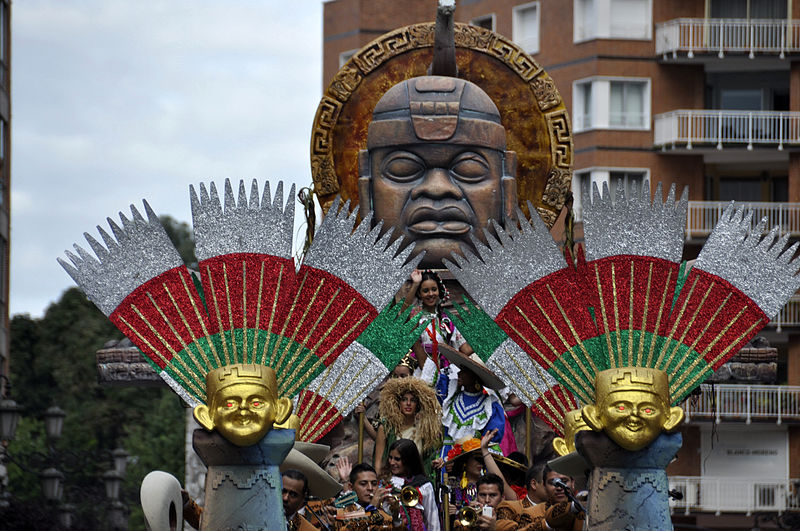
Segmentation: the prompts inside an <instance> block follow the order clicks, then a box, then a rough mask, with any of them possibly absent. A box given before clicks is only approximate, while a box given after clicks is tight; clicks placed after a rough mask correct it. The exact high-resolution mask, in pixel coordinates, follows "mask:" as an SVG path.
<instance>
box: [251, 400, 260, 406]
mask: <svg viewBox="0 0 800 531" xmlns="http://www.w3.org/2000/svg"><path fill="white" fill-rule="evenodd" d="M260 405H261V402H259V401H258V400H254V401H253V407H258V406H260Z"/></svg>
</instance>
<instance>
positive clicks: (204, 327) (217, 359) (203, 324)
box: [167, 275, 222, 367]
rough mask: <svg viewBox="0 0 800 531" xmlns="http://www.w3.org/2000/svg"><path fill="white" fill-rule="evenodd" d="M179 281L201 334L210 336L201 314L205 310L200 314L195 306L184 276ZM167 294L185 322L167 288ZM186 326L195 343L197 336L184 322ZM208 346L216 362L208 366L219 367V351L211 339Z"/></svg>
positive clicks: (220, 360) (220, 363)
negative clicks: (198, 324)
mask: <svg viewBox="0 0 800 531" xmlns="http://www.w3.org/2000/svg"><path fill="white" fill-rule="evenodd" d="M181 283H182V284H183V290H184V292H185V293H186V296H187V297H188V298H189V302H191V303H192V309H193V310H194V314H195V317H197V322H198V323H200V328H202V329H203V335H204V336H205V337H210V336H211V334H210V333H209V332H208V327H207V326H206V320H205V317H204V316H203V315H205V310H204V311H203V315H201V314H200V309H199V308H198V307H197V303H196V302H195V300H194V296H193V295H192V292H191V291H190V290H189V286H188V285H187V284H186V279H185V278H184V276H183V275H181ZM167 295H169V298H170V300H171V301H172V304H173V305H174V306H175V309H176V311H177V312H178V315H179V316H180V317H181V320H182V321H183V322H184V323H187V321H186V317H184V315H183V312H182V311H181V309H180V308H179V307H178V304H177V303H176V302H175V298H174V297H173V296H172V293H170V291H169V290H167ZM186 326H187V328H188V330H189V333H190V334H191V336H192V342H193V343H195V344H196V343H197V337H196V336H195V335H194V331H192V329H191V327H189V325H188V323H187V324H186ZM208 346H209V347H210V348H211V352H212V353H213V354H214V358H216V363H214V364H213V365H212V364H209V366H215V367H219V366H220V365H222V359H221V358H220V357H219V353H218V352H217V347H215V346H214V342H213V341H209V342H208ZM203 353H204V356H205V351H203Z"/></svg>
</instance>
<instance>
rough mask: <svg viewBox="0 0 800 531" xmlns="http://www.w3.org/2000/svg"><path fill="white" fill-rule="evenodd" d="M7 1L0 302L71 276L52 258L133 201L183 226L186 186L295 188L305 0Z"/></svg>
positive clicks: (27, 297)
mask: <svg viewBox="0 0 800 531" xmlns="http://www.w3.org/2000/svg"><path fill="white" fill-rule="evenodd" d="M287 5H288V4H280V3H277V2H257V1H254V0H231V1H228V2H225V4H224V7H223V6H222V5H221V4H219V2H211V1H206V0H203V1H197V0H169V1H166V0H165V1H160V2H159V1H154V2H147V3H144V4H143V3H141V2H134V1H132V0H124V1H123V0H93V1H92V0H84V1H82V2H61V1H58V0H50V1H45V0H26V2H18V3H15V4H14V12H13V23H14V27H13V31H12V38H13V46H12V51H13V54H14V55H13V58H12V72H13V76H12V82H13V86H12V110H13V118H12V205H11V208H12V229H11V242H12V255H11V312H12V314H14V313H23V312H27V313H30V314H32V315H41V314H42V312H43V310H44V309H45V307H46V305H47V304H48V303H49V302H51V301H53V300H56V299H57V298H58V297H59V296H60V294H61V292H62V291H63V290H64V289H66V288H67V287H69V286H70V285H72V280H71V279H70V278H69V276H68V275H67V274H66V273H65V272H64V271H63V270H61V268H60V266H58V265H57V264H56V257H58V256H63V251H64V249H67V248H71V246H72V244H73V243H74V242H79V241H82V240H83V237H82V234H83V232H85V231H89V232H95V230H94V226H95V225H97V224H103V225H105V221H104V220H105V218H106V217H107V216H112V217H116V213H117V212H118V211H120V210H125V211H127V209H128V205H130V204H131V203H136V204H141V199H142V198H146V199H147V200H148V202H149V203H150V204H151V205H152V206H153V208H154V209H155V210H156V212H158V213H160V214H169V215H172V216H173V217H175V218H177V219H179V220H183V221H191V220H190V212H189V199H188V186H189V184H190V183H197V182H200V181H206V182H207V181H209V180H212V179H213V180H216V181H217V183H218V184H221V182H222V179H223V178H225V177H231V178H234V179H239V178H245V179H248V180H249V179H251V178H254V177H256V178H259V179H260V180H262V181H263V180H264V179H268V178H269V179H276V178H283V179H285V180H291V181H294V182H297V183H300V185H306V184H308V183H310V180H311V178H310V166H309V161H308V157H309V155H308V145H309V135H310V129H311V124H312V122H313V117H314V113H315V111H316V106H317V104H318V103H319V98H320V96H321V57H320V54H321V49H322V43H321V34H322V22H321V15H322V6H321V3H320V2H296V3H293V4H292V7H291V9H289V8H288V7H287Z"/></svg>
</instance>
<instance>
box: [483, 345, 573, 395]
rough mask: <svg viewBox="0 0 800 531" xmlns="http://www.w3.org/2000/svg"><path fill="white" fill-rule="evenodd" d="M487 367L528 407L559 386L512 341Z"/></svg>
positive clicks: (501, 348)
mask: <svg viewBox="0 0 800 531" xmlns="http://www.w3.org/2000/svg"><path fill="white" fill-rule="evenodd" d="M486 365H487V367H489V368H490V369H491V370H492V371H494V373H495V374H496V375H497V376H498V377H499V378H500V379H501V380H503V383H505V384H506V385H507V386H508V389H509V391H511V392H513V393H514V394H515V395H517V397H519V399H520V400H522V402H524V403H525V405H526V406H527V407H532V406H533V404H534V403H535V402H536V401H537V400H539V399H540V398H542V397H543V396H544V395H545V393H546V392H547V391H549V390H550V389H552V388H553V387H555V386H556V385H557V384H558V382H557V381H556V379H555V378H553V377H552V376H551V375H550V374H549V373H548V372H547V371H545V370H544V369H543V368H542V366H541V365H539V364H538V363H536V362H534V361H533V360H532V359H531V357H530V356H528V355H527V354H526V353H525V352H524V351H523V350H522V349H521V348H520V347H519V345H517V344H516V343H514V342H513V341H512V340H511V339H506V340H505V341H504V342H503V343H502V344H501V345H500V346H499V347H497V349H495V351H494V353H493V354H492V355H491V356H490V357H489V359H488V360H487V361H486ZM559 409H560V408H559Z"/></svg>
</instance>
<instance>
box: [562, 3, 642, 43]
mask: <svg viewBox="0 0 800 531" xmlns="http://www.w3.org/2000/svg"><path fill="white" fill-rule="evenodd" d="M573 5H574V11H573V12H574V17H575V18H574V21H573V22H574V28H573V36H574V39H575V42H579V41H586V40H591V39H646V40H650V39H651V38H652V35H653V30H652V26H653V2H652V0H574V4H573Z"/></svg>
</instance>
